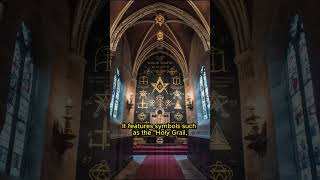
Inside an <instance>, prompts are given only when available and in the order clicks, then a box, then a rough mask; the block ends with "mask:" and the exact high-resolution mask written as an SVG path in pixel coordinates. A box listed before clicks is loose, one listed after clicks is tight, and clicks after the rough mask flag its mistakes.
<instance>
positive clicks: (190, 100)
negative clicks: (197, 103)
mask: <svg viewBox="0 0 320 180" xmlns="http://www.w3.org/2000/svg"><path fill="white" fill-rule="evenodd" d="M186 106H187V108H188V109H190V110H192V109H193V100H192V99H191V97H190V95H187V102H186Z"/></svg>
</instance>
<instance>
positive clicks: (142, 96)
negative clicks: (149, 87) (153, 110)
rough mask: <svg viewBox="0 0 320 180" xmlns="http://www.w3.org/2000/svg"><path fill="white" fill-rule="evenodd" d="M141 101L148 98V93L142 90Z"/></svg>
mask: <svg viewBox="0 0 320 180" xmlns="http://www.w3.org/2000/svg"><path fill="white" fill-rule="evenodd" d="M139 95H140V96H139V99H141V98H147V91H145V90H142V91H140V92H139Z"/></svg>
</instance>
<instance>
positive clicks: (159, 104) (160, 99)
mask: <svg viewBox="0 0 320 180" xmlns="http://www.w3.org/2000/svg"><path fill="white" fill-rule="evenodd" d="M163 99H164V97H163V96H162V95H158V96H157V97H156V103H157V108H162V107H163Z"/></svg>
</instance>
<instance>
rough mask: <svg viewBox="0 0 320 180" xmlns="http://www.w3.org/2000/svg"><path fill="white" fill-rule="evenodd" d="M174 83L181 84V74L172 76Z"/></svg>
mask: <svg viewBox="0 0 320 180" xmlns="http://www.w3.org/2000/svg"><path fill="white" fill-rule="evenodd" d="M172 84H173V85H181V79H180V77H179V76H175V77H173V78H172Z"/></svg>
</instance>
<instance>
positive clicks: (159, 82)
mask: <svg viewBox="0 0 320 180" xmlns="http://www.w3.org/2000/svg"><path fill="white" fill-rule="evenodd" d="M151 85H152V86H153V87H154V89H153V91H152V93H153V92H154V90H157V91H158V93H162V91H166V92H167V93H168V91H167V89H166V88H167V86H168V85H169V83H163V81H162V78H161V77H159V78H158V80H157V82H156V83H151Z"/></svg>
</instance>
